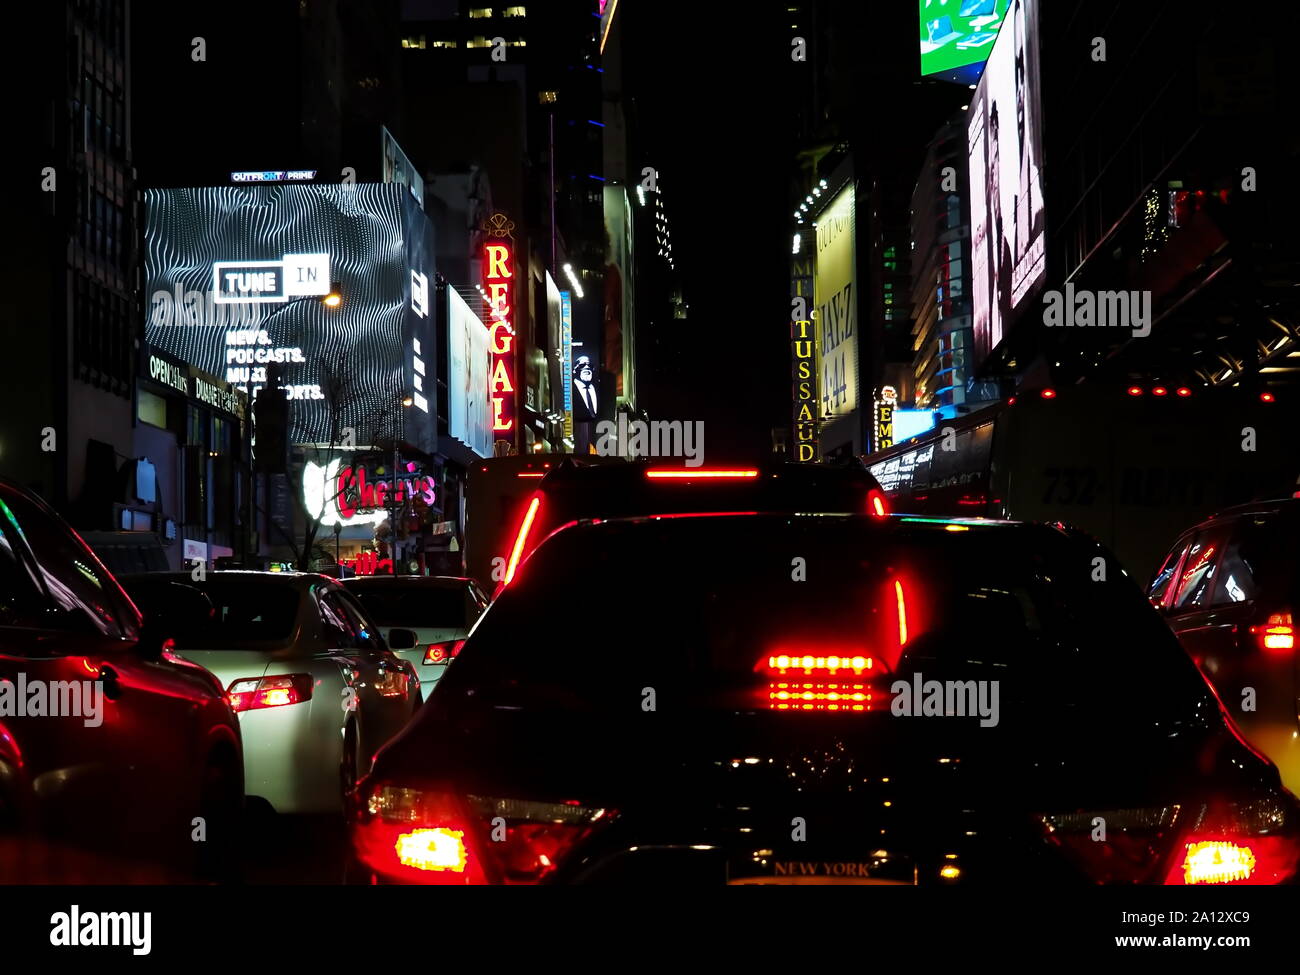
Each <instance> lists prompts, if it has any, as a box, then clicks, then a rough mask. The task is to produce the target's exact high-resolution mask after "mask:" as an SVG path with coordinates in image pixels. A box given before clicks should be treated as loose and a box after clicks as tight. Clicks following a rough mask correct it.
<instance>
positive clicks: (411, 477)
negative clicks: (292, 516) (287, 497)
mask: <svg viewBox="0 0 1300 975" xmlns="http://www.w3.org/2000/svg"><path fill="white" fill-rule="evenodd" d="M302 490H303V503H304V505H305V507H306V509H307V513H308V514H309V515H311V517H313V518H319V519H320V523H321V524H322V525H326V526H330V525H359V524H365V523H367V522H369V523H373V524H378V523H379V522H381V521H383V520H384V519H385V518H387V517H388V511H387V508H388V507H389V506H390V505H400V506H405V504H406V502H407V501H408V500H409V501H412V502H423V503H424V504H425V505H432V504H433V503H434V502H435V501H436V500H437V497H438V492H437V485H436V484H435V483H434V480H433V478H432V477H429V476H428V475H427V474H415V473H413V472H411V471H408V472H407V473H406V474H404V475H400V476H399V477H397V478H396V479H393V478H383V479H374V480H371V478H370V475H369V472H368V471H367V470H366V469H365V467H363V466H361V465H357V466H355V467H353V466H351V465H347V464H345V463H344V462H343V461H342V460H340V459H339V458H335V459H334V460H331V461H330V462H329V463H328V464H325V465H324V466H321V465H319V464H315V463H313V462H312V461H307V463H306V464H305V465H304V467H303V478H302Z"/></svg>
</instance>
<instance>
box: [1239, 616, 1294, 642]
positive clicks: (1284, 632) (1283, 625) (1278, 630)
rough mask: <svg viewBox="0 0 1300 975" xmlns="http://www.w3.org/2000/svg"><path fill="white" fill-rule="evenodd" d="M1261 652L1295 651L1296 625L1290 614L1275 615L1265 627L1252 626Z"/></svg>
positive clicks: (1252, 631)
mask: <svg viewBox="0 0 1300 975" xmlns="http://www.w3.org/2000/svg"><path fill="white" fill-rule="evenodd" d="M1250 632H1251V633H1254V634H1256V635H1257V636H1258V637H1259V646H1260V649H1261V650H1294V649H1295V625H1294V623H1293V622H1292V620H1291V614H1290V613H1274V614H1273V615H1272V616H1270V617H1269V618H1268V622H1266V623H1265V624H1264V625H1263V626H1252V627H1251V628H1250Z"/></svg>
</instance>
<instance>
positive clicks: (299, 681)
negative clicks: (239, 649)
mask: <svg viewBox="0 0 1300 975" xmlns="http://www.w3.org/2000/svg"><path fill="white" fill-rule="evenodd" d="M311 688H312V678H311V674H274V675H272V676H270V677H241V678H240V679H239V680H237V681H232V682H231V684H230V688H229V689H228V690H227V691H226V698H227V699H228V700H229V701H230V707H231V710H233V711H258V710H261V709H262V708H281V707H285V706H286V705H289V704H301V703H302V702H303V701H310V700H311Z"/></svg>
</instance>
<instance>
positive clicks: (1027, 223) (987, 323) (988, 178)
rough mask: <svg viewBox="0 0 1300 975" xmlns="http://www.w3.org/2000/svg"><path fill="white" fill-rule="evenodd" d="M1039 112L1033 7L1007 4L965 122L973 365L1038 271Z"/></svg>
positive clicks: (1041, 268)
mask: <svg viewBox="0 0 1300 975" xmlns="http://www.w3.org/2000/svg"><path fill="white" fill-rule="evenodd" d="M1040 106H1041V100H1040V97H1039V69H1038V0H1012V2H1011V8H1010V10H1009V12H1008V14H1007V16H1006V17H1005V18H1004V21H1003V25H1002V30H1001V32H1000V33H999V34H998V39H997V41H996V42H995V43H994V45H993V50H992V52H991V53H990V54H989V59H988V64H987V65H986V66H985V69H984V76H983V77H982V78H981V79H980V83H979V87H978V88H977V89H976V91H975V94H974V96H973V97H972V98H971V102H970V118H969V122H968V123H967V151H968V153H969V159H970V200H971V252H972V254H971V256H972V262H971V268H972V282H971V287H972V297H973V301H974V306H973V312H974V316H973V317H974V333H975V335H974V342H975V361H976V363H977V364H978V363H979V362H981V361H983V360H984V359H985V358H986V357H987V356H988V354H989V352H990V351H991V350H993V349H994V348H996V347H997V345H998V343H999V342H1001V341H1002V339H1003V337H1004V336H1005V335H1006V333H1007V331H1008V330H1009V329H1010V327H1011V325H1012V324H1014V322H1015V320H1016V319H1017V318H1019V317H1020V315H1021V314H1022V313H1023V311H1024V309H1025V308H1026V307H1027V299H1028V298H1029V297H1030V296H1031V295H1032V294H1033V293H1034V292H1035V290H1036V289H1037V288H1038V287H1039V286H1040V285H1041V284H1042V281H1043V276H1044V274H1045V272H1046V257H1045V255H1046V239H1045V237H1044V234H1043V219H1044V214H1043V169H1042V158H1043V151H1042V124H1041V121H1040V120H1041V117H1042V116H1041V107H1040Z"/></svg>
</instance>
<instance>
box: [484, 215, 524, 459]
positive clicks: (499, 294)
mask: <svg viewBox="0 0 1300 975" xmlns="http://www.w3.org/2000/svg"><path fill="white" fill-rule="evenodd" d="M514 263H515V262H514V242H513V241H511V240H507V239H505V238H498V239H494V240H489V242H488V243H486V244H484V246H483V286H484V288H485V289H486V298H485V302H486V305H487V315H488V339H489V341H488V349H489V350H490V351H491V353H492V372H491V376H490V378H489V380H488V389H489V402H490V403H491V407H492V437H493V439H494V440H495V441H496V442H497V443H502V442H504V443H507V444H510V445H513V444H514V443H515V418H516V416H517V415H518V414H517V398H516V394H515V349H514V344H515V328H514V301H515V294H514V291H515V272H514Z"/></svg>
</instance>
